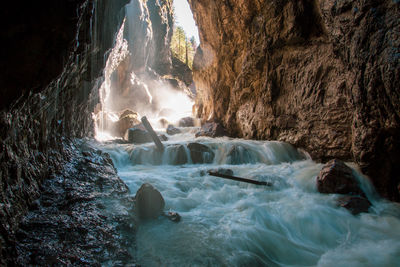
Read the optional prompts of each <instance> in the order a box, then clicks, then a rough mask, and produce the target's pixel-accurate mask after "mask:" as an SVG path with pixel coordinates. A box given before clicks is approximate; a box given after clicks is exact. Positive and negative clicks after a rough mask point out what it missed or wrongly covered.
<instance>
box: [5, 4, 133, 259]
mask: <svg viewBox="0 0 400 267" xmlns="http://www.w3.org/2000/svg"><path fill="white" fill-rule="evenodd" d="M127 2H128V1H127V0H118V1H103V0H97V1H95V0H86V1H83V0H76V1H74V0H72V1H43V2H40V4H39V3H25V2H24V3H22V2H20V1H15V2H12V3H10V4H9V5H8V7H7V8H4V9H2V11H1V17H2V19H4V20H5V21H7V23H5V24H3V25H5V27H4V30H2V31H1V37H2V38H1V42H2V43H3V44H6V45H5V48H4V49H2V61H1V63H0V66H1V71H0V73H1V76H0V81H1V89H0V90H1V95H2V98H1V100H0V102H1V107H0V108H1V111H0V265H2V266H3V265H7V264H11V265H12V264H15V261H16V255H17V248H18V247H17V245H16V244H17V243H16V234H17V231H18V229H19V224H20V222H21V219H22V217H23V216H24V215H25V214H26V213H27V212H28V210H29V209H30V208H31V207H32V205H33V202H34V200H35V199H37V198H38V197H39V196H40V195H41V192H42V191H44V188H43V187H42V185H43V181H45V180H46V179H48V178H49V177H51V176H52V175H54V174H57V173H58V172H59V171H61V169H62V166H63V165H64V164H66V163H67V162H69V160H70V157H69V152H68V151H67V150H66V148H65V145H66V144H67V143H68V142H69V141H68V140H70V138H73V137H83V136H90V135H92V134H93V120H92V118H91V113H92V112H93V110H94V109H95V107H96V105H97V103H98V102H99V93H98V87H97V86H96V84H97V79H100V80H101V78H99V77H100V76H101V74H102V70H103V68H104V65H105V57H104V54H105V53H106V51H107V50H108V49H110V48H111V47H112V45H113V42H114V38H115V33H116V32H117V31H118V29H119V28H120V25H121V23H122V21H123V18H124V9H123V7H124V5H125V4H126V3H127ZM3 96H4V97H3ZM17 99H18V101H17ZM21 250H23V249H22V248H21ZM48 264H50V265H51V264H52V263H48Z"/></svg>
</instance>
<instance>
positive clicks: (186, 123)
mask: <svg viewBox="0 0 400 267" xmlns="http://www.w3.org/2000/svg"><path fill="white" fill-rule="evenodd" d="M178 126H179V127H193V126H194V119H193V118H192V117H185V118H182V119H180V120H179V122H178Z"/></svg>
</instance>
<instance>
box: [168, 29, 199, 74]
mask: <svg viewBox="0 0 400 267" xmlns="http://www.w3.org/2000/svg"><path fill="white" fill-rule="evenodd" d="M196 48H197V44H196V40H195V39H194V37H192V38H190V41H188V38H187V37H186V33H185V31H184V30H183V28H182V27H180V26H178V27H175V28H174V34H173V35H172V40H171V51H172V55H173V56H175V57H176V58H178V59H179V60H181V61H182V62H184V63H185V64H186V65H188V66H189V68H190V69H191V68H192V66H193V58H194V54H195V52H196Z"/></svg>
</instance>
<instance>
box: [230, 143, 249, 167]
mask: <svg viewBox="0 0 400 267" xmlns="http://www.w3.org/2000/svg"><path fill="white" fill-rule="evenodd" d="M227 159H228V164H233V165H238V164H246V163H255V160H254V159H253V158H252V157H251V153H250V151H249V150H248V149H247V148H246V147H244V146H241V145H233V146H232V147H231V148H230V149H229V152H228V155H227Z"/></svg>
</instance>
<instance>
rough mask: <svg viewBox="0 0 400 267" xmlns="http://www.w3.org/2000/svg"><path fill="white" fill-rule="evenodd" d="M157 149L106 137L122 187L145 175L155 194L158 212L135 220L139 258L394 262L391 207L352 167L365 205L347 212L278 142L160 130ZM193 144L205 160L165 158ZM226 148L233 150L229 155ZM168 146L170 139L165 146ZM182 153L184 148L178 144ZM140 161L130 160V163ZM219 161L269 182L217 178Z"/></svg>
mask: <svg viewBox="0 0 400 267" xmlns="http://www.w3.org/2000/svg"><path fill="white" fill-rule="evenodd" d="M170 138H171V139H170V141H168V142H165V143H164V144H165V145H167V149H166V152H165V153H164V155H159V156H157V155H155V154H154V152H152V151H154V146H153V145H152V144H146V145H141V146H137V145H106V146H105V147H104V148H103V149H105V150H106V151H108V152H109V153H110V155H111V157H112V159H113V161H114V163H115V165H116V167H117V169H118V172H119V175H120V177H121V178H122V179H123V180H124V181H125V183H126V184H127V185H128V186H129V188H130V190H131V192H132V194H135V192H136V191H137V190H138V189H139V187H140V186H141V185H142V184H143V183H150V184H152V185H153V186H154V187H156V188H157V189H158V190H159V191H160V192H161V194H162V195H163V197H164V199H165V202H166V210H172V211H176V212H178V213H179V214H180V215H181V216H182V219H181V221H180V222H179V223H174V222H171V221H169V220H168V219H167V218H165V217H160V218H159V219H157V220H155V221H151V222H145V223H141V224H140V225H139V228H138V232H137V233H136V234H137V237H136V238H137V258H138V259H137V260H138V264H140V265H142V266H316V265H317V266H399V262H400V216H399V215H400V208H399V206H398V205H397V204H393V203H388V202H385V201H383V200H381V199H379V198H378V196H377V195H376V193H375V192H374V190H373V188H372V186H371V185H370V183H369V182H368V181H367V180H366V179H365V178H364V177H362V176H361V175H359V174H357V177H358V178H359V179H360V182H361V186H362V188H363V189H364V191H366V194H367V195H368V197H369V199H370V200H371V202H372V203H373V207H372V208H371V209H370V213H363V214H361V215H358V216H353V215H351V213H350V212H348V211H347V210H345V209H344V208H340V207H337V205H336V202H335V199H336V198H337V195H325V194H320V193H318V192H317V190H316V186H315V179H316V176H317V174H318V173H319V171H320V169H321V167H322V165H321V164H317V163H315V162H313V161H312V160H311V159H309V157H307V156H306V155H305V154H304V153H302V152H300V151H297V150H296V149H295V148H293V147H291V146H290V145H288V144H285V143H280V142H266V141H265V142H262V141H245V140H237V139H236V140H232V139H228V138H217V139H208V138H202V139H194V137H193V133H192V132H190V131H189V132H186V133H184V134H181V135H176V136H173V137H170ZM188 142H199V143H202V144H205V145H207V146H208V147H210V148H211V149H212V150H213V151H214V153H215V159H214V161H213V163H212V164H192V163H191V162H192V161H191V159H190V158H188V162H187V163H186V164H183V165H171V164H173V163H174V162H173V160H171V158H173V157H174V153H175V154H176V149H175V148H173V147H174V146H171V145H172V144H184V145H186V144H187V143H188ZM232 146H236V148H237V149H236V151H238V152H236V153H233V154H232V153H231V154H229V151H231V147H232ZM175 147H176V146H175ZM186 153H187V155H188V156H189V155H190V153H189V151H188V150H187V149H186ZM139 163H140V164H139ZM220 167H223V168H229V169H231V170H232V171H233V172H234V175H235V176H240V177H245V178H251V179H255V180H260V181H268V182H271V183H272V184H273V186H272V187H266V186H257V185H251V184H246V183H241V182H235V181H230V180H225V179H221V178H217V177H213V176H209V175H207V174H206V171H207V170H210V169H215V168H220Z"/></svg>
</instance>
